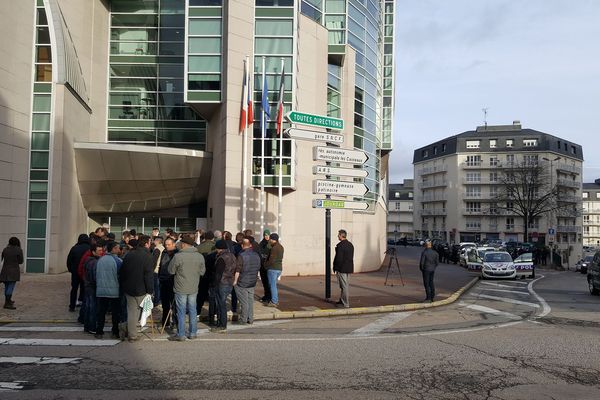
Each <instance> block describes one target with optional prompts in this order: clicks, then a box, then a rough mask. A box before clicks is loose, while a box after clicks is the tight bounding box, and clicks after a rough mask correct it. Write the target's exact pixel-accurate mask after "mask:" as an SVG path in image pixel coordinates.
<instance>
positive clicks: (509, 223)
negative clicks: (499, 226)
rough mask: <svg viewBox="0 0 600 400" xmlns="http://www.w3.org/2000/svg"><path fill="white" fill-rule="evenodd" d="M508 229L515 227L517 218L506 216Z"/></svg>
mask: <svg viewBox="0 0 600 400" xmlns="http://www.w3.org/2000/svg"><path fill="white" fill-rule="evenodd" d="M506 229H507V230H511V229H515V219H514V218H512V217H510V218H506Z"/></svg>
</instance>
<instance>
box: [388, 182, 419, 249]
mask: <svg viewBox="0 0 600 400" xmlns="http://www.w3.org/2000/svg"><path fill="white" fill-rule="evenodd" d="M413 182H414V181H413V180H412V179H405V180H404V182H403V183H401V184H390V186H389V189H388V192H389V196H388V218H387V234H388V241H389V240H392V239H393V240H395V241H396V240H399V239H402V238H406V239H412V238H413V236H414V234H415V230H414V226H413V206H414V191H415V188H414V183H413Z"/></svg>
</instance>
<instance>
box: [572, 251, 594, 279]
mask: <svg viewBox="0 0 600 400" xmlns="http://www.w3.org/2000/svg"><path fill="white" fill-rule="evenodd" d="M596 254H598V253H596ZM594 257H595V255H589V256H585V257H584V258H583V260H581V264H579V272H581V273H582V274H587V273H588V267H590V265H591V264H592V261H593V260H594ZM575 268H577V267H575Z"/></svg>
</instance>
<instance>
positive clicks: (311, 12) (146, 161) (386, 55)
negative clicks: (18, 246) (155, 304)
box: [0, 0, 395, 275]
mask: <svg viewBox="0 0 600 400" xmlns="http://www.w3.org/2000/svg"><path fill="white" fill-rule="evenodd" d="M394 6H395V4H394V1H390V0H385V1H384V0H248V1H221V0H103V1H101V0H90V1H85V2H81V1H77V0H24V1H20V2H18V3H14V6H13V7H12V8H10V9H9V11H8V12H4V13H2V15H1V16H0V24H2V26H4V29H5V30H6V31H7V32H6V35H8V36H7V37H15V38H18V40H16V41H15V42H8V41H5V42H3V43H2V44H1V45H0V50H1V51H2V53H3V54H6V55H7V57H0V68H2V70H3V71H8V73H6V74H3V75H2V77H0V90H1V92H0V105H2V106H3V107H2V108H1V110H3V111H2V112H0V127H1V129H2V130H3V131H2V135H0V144H1V145H2V147H0V149H1V151H2V152H1V153H0V156H1V158H0V161H1V162H3V163H4V164H5V167H6V168H4V171H6V172H4V173H3V175H2V176H0V184H1V186H2V189H1V191H0V201H1V202H2V208H0V225H1V226H3V227H5V228H3V230H2V232H0V240H4V241H6V239H7V238H8V237H9V236H12V235H16V236H18V237H20V238H23V239H25V240H22V242H24V243H25V245H26V249H25V251H26V258H27V260H26V270H27V271H28V272H60V271H63V270H64V259H65V257H66V252H67V251H68V249H69V247H70V246H71V245H72V242H73V241H74V240H75V239H76V237H77V235H78V234H79V233H80V232H88V231H91V230H93V229H94V228H95V227H96V226H98V225H101V224H104V225H106V226H108V227H109V228H110V230H111V231H113V232H115V233H116V234H117V236H119V234H120V232H121V231H123V230H125V229H132V228H134V229H136V230H137V231H138V232H149V231H150V230H151V229H152V228H153V227H160V228H161V229H163V230H164V229H166V228H173V229H175V230H176V231H190V230H194V229H196V228H206V229H220V230H223V229H227V230H230V231H233V232H234V233H235V232H237V231H239V230H241V229H243V228H251V229H254V230H255V231H257V232H258V231H259V230H260V229H261V227H262V225H261V223H260V221H261V220H264V227H266V228H269V229H270V230H271V231H275V230H278V228H279V227H281V233H282V235H281V236H282V239H283V243H284V245H285V246H286V268H285V272H284V273H286V274H293V275H296V274H318V273H322V271H323V265H322V264H323V263H322V262H323V240H322V237H323V236H324V217H323V213H324V212H323V210H320V209H313V208H312V199H315V198H319V197H320V196H319V195H315V194H313V180H314V179H316V178H320V179H323V178H324V177H323V176H316V175H313V171H312V167H313V166H314V165H318V163H317V162H315V161H314V160H313V147H314V146H315V145H317V144H318V143H314V142H307V141H300V140H294V139H291V138H289V137H288V136H287V135H283V136H278V134H277V132H276V121H277V117H278V115H277V114H278V110H277V106H278V103H279V101H280V99H279V93H280V85H283V99H281V100H282V103H283V109H284V110H285V112H288V111H290V110H296V111H301V112H305V113H310V114H317V115H326V116H331V117H335V118H340V119H343V120H344V122H345V129H344V130H343V131H342V132H338V133H342V134H343V135H344V138H345V141H344V144H343V145H342V147H344V148H348V149H359V150H362V151H364V152H365V153H366V154H367V155H368V161H367V162H366V163H365V165H363V166H358V165H355V166H353V167H354V168H362V169H365V170H366V171H367V172H368V175H367V177H366V178H335V177H329V179H332V180H336V179H337V180H342V181H347V180H350V181H356V182H359V183H364V184H365V185H366V186H367V188H368V192H367V193H366V194H365V195H364V196H360V197H354V198H353V197H343V196H342V197H336V196H333V197H334V198H338V199H349V200H359V201H365V202H367V203H368V204H369V208H368V209H367V210H366V211H361V212H357V211H352V210H335V211H334V212H333V224H334V225H333V226H334V229H341V228H344V229H346V230H348V231H349V232H350V238H351V240H353V241H354V242H359V243H362V245H361V246H358V248H357V259H360V260H361V262H360V263H359V265H357V269H358V270H365V271H366V270H372V269H376V268H379V266H380V262H381V257H382V253H383V251H382V249H384V248H385V236H386V229H385V226H386V212H387V210H386V189H385V187H386V181H387V164H388V162H387V160H388V158H389V155H390V151H391V150H392V131H393V127H392V121H393V108H394V105H393V92H394V80H393V78H394V66H393V62H394V54H393V36H394ZM245 60H248V63H249V66H248V67H249V68H248V69H249V73H250V76H249V77H248V78H249V79H248V82H249V86H250V87H249V90H248V92H249V93H250V96H249V97H250V101H252V103H253V110H254V123H252V124H251V125H250V126H249V129H248V131H247V132H246V133H247V134H243V133H242V132H240V128H239V127H240V115H241V108H242V99H243V98H244V91H245V89H244V87H243V82H244V71H245ZM263 60H264V71H263ZM282 66H283V68H284V75H283V82H282V71H281V68H282ZM263 76H265V81H266V82H264V81H263ZM265 84H266V86H267V88H268V91H267V99H266V102H267V103H268V104H269V110H268V111H269V112H268V114H269V116H268V117H267V118H266V126H265V129H264V132H265V134H264V135H263V129H262V127H261V124H260V120H261V113H262V106H261V105H262V103H263V98H262V96H263V86H264V85H265ZM289 127H294V128H304V129H316V128H309V127H301V126H292V125H291V124H290V123H288V122H285V121H284V123H283V128H284V129H285V128H289ZM245 138H247V139H245ZM321 145H325V144H324V143H321ZM246 151H247V157H244V153H245V152H246ZM244 160H247V162H246V164H244ZM333 165H335V164H333ZM338 165H339V166H346V167H352V166H351V165H341V164H338ZM280 172H281V175H282V178H283V179H282V186H283V189H284V190H283V199H282V203H281V204H282V209H281V210H280V209H279V208H278V198H277V187H278V184H279V174H280ZM263 179H264V180H263ZM245 181H247V182H248V185H247V186H244V182H245ZM261 183H263V185H264V187H265V192H266V193H265V197H266V202H265V204H264V214H263V217H262V218H261V215H260V214H261V213H260V197H261V196H260V188H261ZM244 190H245V192H244ZM244 199H245V202H244ZM242 210H244V212H242ZM242 214H244V215H247V220H246V224H245V225H244V226H242V225H243V224H242Z"/></svg>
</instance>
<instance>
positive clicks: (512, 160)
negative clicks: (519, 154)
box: [506, 154, 515, 166]
mask: <svg viewBox="0 0 600 400" xmlns="http://www.w3.org/2000/svg"><path fill="white" fill-rule="evenodd" d="M506 163H507V164H508V165H509V166H510V165H511V164H514V163H515V155H514V154H507V155H506Z"/></svg>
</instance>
